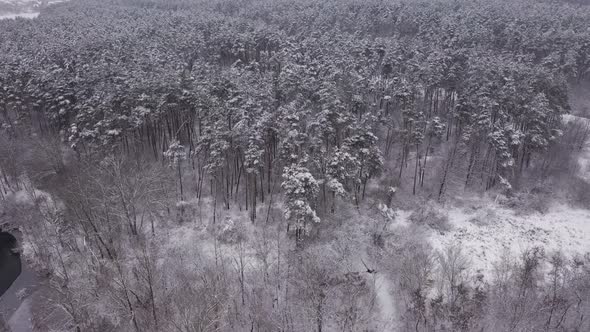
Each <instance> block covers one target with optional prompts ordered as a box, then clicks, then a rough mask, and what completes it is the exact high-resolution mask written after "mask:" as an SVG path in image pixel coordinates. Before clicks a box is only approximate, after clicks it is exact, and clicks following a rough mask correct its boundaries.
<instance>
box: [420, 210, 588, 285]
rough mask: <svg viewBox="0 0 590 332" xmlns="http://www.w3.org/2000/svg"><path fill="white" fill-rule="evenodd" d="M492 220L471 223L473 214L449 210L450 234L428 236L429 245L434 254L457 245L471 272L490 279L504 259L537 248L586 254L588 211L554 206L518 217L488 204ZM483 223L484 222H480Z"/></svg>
mask: <svg viewBox="0 0 590 332" xmlns="http://www.w3.org/2000/svg"><path fill="white" fill-rule="evenodd" d="M488 208H489V209H490V210H492V211H494V214H495V216H494V218H492V219H493V220H489V221H488V222H487V223H485V224H479V223H477V222H472V219H473V218H474V217H475V216H476V212H475V211H472V212H466V211H465V210H463V209H461V208H451V209H450V210H449V221H450V223H451V224H452V225H453V230H451V231H449V232H446V233H439V232H434V231H433V232H431V233H430V237H429V240H430V243H431V244H432V246H433V247H434V248H435V249H437V250H441V251H442V250H444V249H445V248H447V247H449V246H452V245H459V246H460V247H461V249H462V251H463V253H464V254H465V255H467V257H468V258H469V259H470V265H471V269H472V271H473V272H478V271H479V272H483V273H484V275H486V276H491V275H492V273H491V271H492V270H493V268H494V264H495V263H496V262H498V261H499V260H500V259H501V258H502V257H503V256H504V255H506V254H509V255H511V256H513V257H516V255H519V254H521V253H522V252H523V251H525V250H527V249H530V248H533V247H536V246H540V247H543V248H544V250H545V252H546V253H550V252H552V251H557V250H561V251H562V252H563V253H564V254H565V255H568V256H570V257H571V256H573V255H576V254H585V253H587V252H590V245H589V244H590V211H588V210H583V209H575V208H571V207H568V206H566V205H556V206H554V207H552V208H551V209H550V211H549V212H548V213H547V214H544V215H542V214H533V215H527V216H519V215H516V214H515V213H514V211H512V210H510V209H507V208H503V207H500V206H496V205H494V204H493V203H490V206H489V207H488ZM484 222H485V220H484Z"/></svg>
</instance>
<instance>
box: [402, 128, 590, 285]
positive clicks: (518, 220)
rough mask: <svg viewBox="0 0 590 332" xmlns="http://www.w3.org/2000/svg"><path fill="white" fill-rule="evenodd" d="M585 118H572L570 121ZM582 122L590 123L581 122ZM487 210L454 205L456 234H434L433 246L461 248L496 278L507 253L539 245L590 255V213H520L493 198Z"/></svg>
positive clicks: (587, 155) (583, 167)
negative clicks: (494, 273) (498, 268)
mask: <svg viewBox="0 0 590 332" xmlns="http://www.w3.org/2000/svg"><path fill="white" fill-rule="evenodd" d="M573 119H581V118H578V117H575V116H567V117H565V118H564V121H571V120H573ZM581 120H582V121H590V120H588V119H581ZM578 162H579V165H580V168H579V173H578V174H577V176H578V178H579V179H580V181H590V146H586V148H585V151H584V152H583V153H582V155H581V156H580V158H579V161H578ZM478 205H480V206H481V207H479V208H477V209H475V208H461V207H448V208H447V212H448V217H449V221H450V223H451V225H452V230H451V231H448V232H444V233H441V232H438V231H434V230H431V231H428V238H429V241H430V243H431V245H432V246H433V247H434V248H435V249H437V250H440V251H442V250H444V249H445V248H447V247H449V246H459V247H460V248H461V250H462V252H463V253H464V254H465V255H466V256H467V257H469V259H470V265H471V271H472V272H473V273H477V272H482V273H483V274H484V275H485V276H486V277H487V278H491V277H492V276H493V273H492V271H493V269H494V264H495V263H496V262H498V261H499V260H500V259H501V258H502V257H504V256H505V255H509V257H511V258H515V257H517V256H518V255H519V254H521V253H522V252H523V251H525V250H527V249H531V248H533V247H536V246H539V247H543V248H544V250H545V253H546V254H550V253H551V252H555V251H557V250H559V251H562V252H563V253H564V254H565V255H566V256H569V257H572V256H575V255H584V254H587V253H590V210H585V209H579V208H572V207H570V206H567V205H565V204H561V203H555V204H554V205H553V206H551V207H549V211H548V212H547V213H545V214H540V213H535V214H531V215H519V214H517V213H515V211H513V210H511V209H509V208H506V207H503V206H500V205H499V204H496V203H495V202H493V201H492V200H489V199H488V200H487V201H486V200H485V199H482V202H481V204H478ZM402 212H403V213H399V212H398V220H399V221H398V224H401V225H404V224H406V225H407V224H408V221H407V218H408V216H409V213H407V211H405V212H404V211H402Z"/></svg>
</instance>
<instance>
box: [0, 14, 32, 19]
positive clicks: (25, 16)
mask: <svg viewBox="0 0 590 332" xmlns="http://www.w3.org/2000/svg"><path fill="white" fill-rule="evenodd" d="M37 16H39V13H19V14H4V15H0V20H13V19H16V18H17V17H22V18H27V19H31V18H35V17H37Z"/></svg>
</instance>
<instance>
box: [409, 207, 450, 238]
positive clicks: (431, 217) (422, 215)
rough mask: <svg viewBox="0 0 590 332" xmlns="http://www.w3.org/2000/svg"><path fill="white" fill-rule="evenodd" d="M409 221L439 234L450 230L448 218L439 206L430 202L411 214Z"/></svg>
mask: <svg viewBox="0 0 590 332" xmlns="http://www.w3.org/2000/svg"><path fill="white" fill-rule="evenodd" d="M410 221H411V222H413V223H415V224H418V225H427V226H428V227H430V228H432V229H434V230H437V231H440V232H447V231H450V230H451V224H450V223H449V216H448V215H447V214H446V213H445V211H443V209H442V208H441V207H440V206H439V205H437V204H436V203H434V202H432V201H429V202H427V203H426V204H423V205H422V206H421V207H420V208H418V209H417V210H415V211H414V212H412V214H411V215H410Z"/></svg>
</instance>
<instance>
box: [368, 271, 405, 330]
mask: <svg viewBox="0 0 590 332" xmlns="http://www.w3.org/2000/svg"><path fill="white" fill-rule="evenodd" d="M373 281H374V286H375V296H376V298H375V299H376V300H377V305H378V306H379V311H380V312H379V314H380V315H379V316H380V320H379V323H380V324H379V325H380V328H381V329H383V330H390V329H393V328H394V326H395V323H396V322H397V320H398V318H399V317H398V315H397V312H396V310H395V302H394V299H393V296H392V295H391V294H392V291H393V289H394V288H393V287H392V284H391V281H390V280H389V279H388V277H387V275H386V274H385V273H379V272H377V273H375V274H374V280H373Z"/></svg>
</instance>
